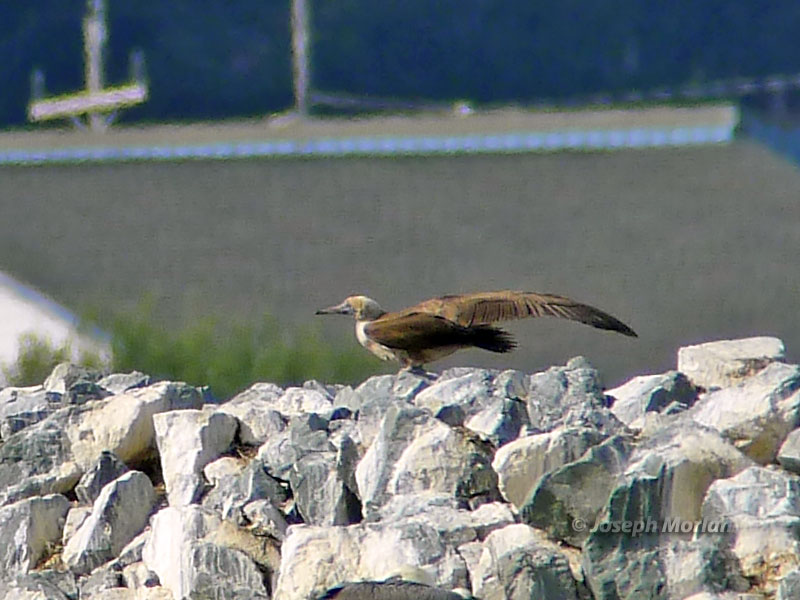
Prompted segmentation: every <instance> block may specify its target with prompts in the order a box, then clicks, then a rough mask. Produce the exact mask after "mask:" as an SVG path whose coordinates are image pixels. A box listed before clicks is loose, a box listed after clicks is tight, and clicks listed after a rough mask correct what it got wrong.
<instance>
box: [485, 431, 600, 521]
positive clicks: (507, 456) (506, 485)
mask: <svg viewBox="0 0 800 600" xmlns="http://www.w3.org/2000/svg"><path fill="white" fill-rule="evenodd" d="M604 438H605V435H604V434H602V433H599V432H597V431H595V430H594V429H588V428H585V427H577V428H568V429H556V430H554V431H550V432H548V433H540V434H538V435H530V436H527V437H523V438H519V439H517V440H514V441H513V442H510V443H508V444H506V445H505V446H503V447H501V448H499V449H498V450H497V452H495V455H494V460H493V461H492V468H493V469H494V470H495V472H496V473H497V478H498V488H499V489H500V493H501V494H502V496H503V498H505V499H506V500H507V501H508V502H510V503H511V504H513V505H514V507H515V508H517V509H519V508H521V507H522V505H523V504H524V503H525V501H526V500H527V499H528V498H529V497H530V495H531V493H532V492H533V490H534V489H535V488H536V486H537V485H538V483H539V480H540V479H541V478H542V476H544V475H545V474H547V473H549V472H550V471H553V470H555V469H557V468H558V467H561V466H562V465H565V464H567V463H570V462H572V461H574V460H577V459H578V458H580V457H581V455H583V453H584V452H586V450H588V449H589V448H590V447H592V446H594V445H596V444H599V443H600V442H602V441H603V439H604Z"/></svg>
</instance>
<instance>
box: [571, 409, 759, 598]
mask: <svg viewBox="0 0 800 600" xmlns="http://www.w3.org/2000/svg"><path fill="white" fill-rule="evenodd" d="M751 465H752V461H750V460H749V459H748V458H747V457H745V456H744V455H742V454H741V453H740V452H739V451H737V450H736V449H735V448H734V447H733V446H731V445H730V444H728V443H727V442H726V441H725V440H723V439H722V438H721V437H720V436H719V434H717V433H716V432H715V431H713V430H710V429H707V428H703V427H700V426H697V425H694V424H692V422H691V421H690V420H689V419H688V418H687V419H683V422H681V423H676V424H673V425H672V426H671V427H668V428H666V429H664V430H661V431H659V432H657V433H656V434H655V435H653V436H652V437H650V438H647V439H645V440H644V441H643V443H642V444H641V445H640V446H639V447H637V448H636V450H635V451H634V453H633V454H632V455H631V458H630V461H629V464H628V467H627V468H626V470H625V473H624V474H623V475H622V476H621V477H620V478H618V480H617V482H616V487H615V488H614V489H613V490H612V492H611V494H610V496H609V499H608V503H607V504H606V506H605V508H604V509H603V512H602V514H601V517H600V519H599V520H598V522H597V524H596V525H595V527H594V528H593V529H592V530H591V531H590V534H589V537H588V538H587V539H586V541H585V543H584V545H583V563H584V571H585V573H586V579H587V582H588V584H589V587H590V589H591V591H592V593H593V594H594V596H595V598H596V599H597V600H602V599H610V598H631V599H633V598H639V597H653V598H666V597H670V596H669V593H670V591H669V588H668V584H667V582H666V580H665V575H664V572H665V569H666V566H665V564H664V558H663V555H662V548H663V547H664V545H665V544H668V543H670V542H672V541H674V540H676V539H681V536H683V538H684V539H685V538H686V536H687V535H688V534H692V533H693V532H694V525H693V524H694V523H701V522H702V519H701V506H702V502H703V497H704V495H705V492H706V490H707V489H708V487H709V486H710V485H711V483H712V482H713V481H714V480H715V479H721V478H724V477H729V476H731V475H733V474H735V473H738V472H740V471H742V470H743V469H745V468H747V467H749V466H751ZM625 523H627V524H628V526H626V527H627V528H625V527H623V526H624V525H625ZM665 524H668V525H667V528H666V529H665V528H664V525H665ZM687 524H688V525H690V526H691V527H690V528H689V530H688V531H687V530H685V529H683V526H684V525H687ZM634 525H638V526H640V527H641V528H642V529H640V530H639V531H638V532H637V533H636V535H634V533H633V530H632V529H631V527H633V526H634Z"/></svg>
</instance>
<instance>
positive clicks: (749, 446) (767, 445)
mask: <svg viewBox="0 0 800 600" xmlns="http://www.w3.org/2000/svg"><path fill="white" fill-rule="evenodd" d="M687 414H689V415H690V416H691V418H692V419H694V420H695V421H696V422H697V423H700V424H702V425H706V426H708V427H712V428H714V429H716V430H717V431H719V432H720V433H721V434H722V435H723V436H724V437H725V438H727V439H729V440H730V441H731V442H732V443H733V444H734V445H735V446H736V447H737V448H739V449H740V450H741V451H742V452H744V453H745V454H747V455H748V456H749V457H750V458H752V459H753V460H755V461H756V462H758V463H761V464H767V463H770V462H772V461H774V460H775V456H776V454H777V452H778V448H780V445H781V443H783V441H784V439H785V438H786V436H787V435H788V434H789V432H790V431H791V430H792V429H794V428H795V427H797V426H798V425H799V424H800V367H798V366H797V365H787V364H784V363H779V362H773V363H769V364H768V365H767V366H765V367H764V368H763V369H761V370H760V371H759V372H758V373H756V374H755V375H751V376H750V377H747V378H746V379H744V380H742V381H740V382H739V383H736V384H735V385H733V386H732V387H727V388H723V389H720V390H717V391H714V392H711V393H708V394H705V395H703V396H702V397H701V398H700V399H699V400H698V401H697V403H696V404H695V405H694V407H692V408H691V409H690V410H689V411H688V413H687Z"/></svg>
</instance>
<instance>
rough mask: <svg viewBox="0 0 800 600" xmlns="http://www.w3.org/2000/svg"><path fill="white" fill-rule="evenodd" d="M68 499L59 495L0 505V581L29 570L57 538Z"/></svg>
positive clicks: (48, 550) (62, 525)
mask: <svg viewBox="0 0 800 600" xmlns="http://www.w3.org/2000/svg"><path fill="white" fill-rule="evenodd" d="M68 510H69V500H67V499H66V498H65V497H64V496H61V495H59V494H51V495H49V496H42V497H37V498H27V499H25V500H21V501H19V502H15V503H13V504H9V505H8V506H4V507H2V508H0V542H1V543H0V581H2V580H8V579H10V578H12V577H13V576H14V575H16V574H20V573H26V572H28V571H30V570H31V569H33V567H35V566H36V564H37V563H38V562H39V560H40V559H41V558H42V557H44V556H45V555H46V554H47V553H48V552H50V551H52V550H53V548H54V547H55V545H56V544H57V543H58V542H59V541H60V539H61V530H62V529H63V527H64V520H65V518H66V515H67V511H68Z"/></svg>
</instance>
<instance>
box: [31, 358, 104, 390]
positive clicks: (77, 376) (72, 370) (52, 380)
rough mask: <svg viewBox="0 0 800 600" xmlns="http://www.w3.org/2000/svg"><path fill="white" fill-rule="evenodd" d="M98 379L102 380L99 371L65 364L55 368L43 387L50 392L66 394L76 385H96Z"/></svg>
mask: <svg viewBox="0 0 800 600" xmlns="http://www.w3.org/2000/svg"><path fill="white" fill-rule="evenodd" d="M98 379H100V373H98V372H97V371H93V370H91V369H87V368H86V367H81V366H79V365H74V364H72V363H68V362H65V363H61V364H58V365H56V366H55V367H54V368H53V370H52V372H51V373H50V375H48V377H47V379H45V380H44V384H43V385H44V389H45V390H47V391H48V392H56V393H57V394H66V393H67V392H68V391H69V390H70V388H72V386H74V385H75V384H76V383H79V382H91V383H95V382H97V380H98Z"/></svg>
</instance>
